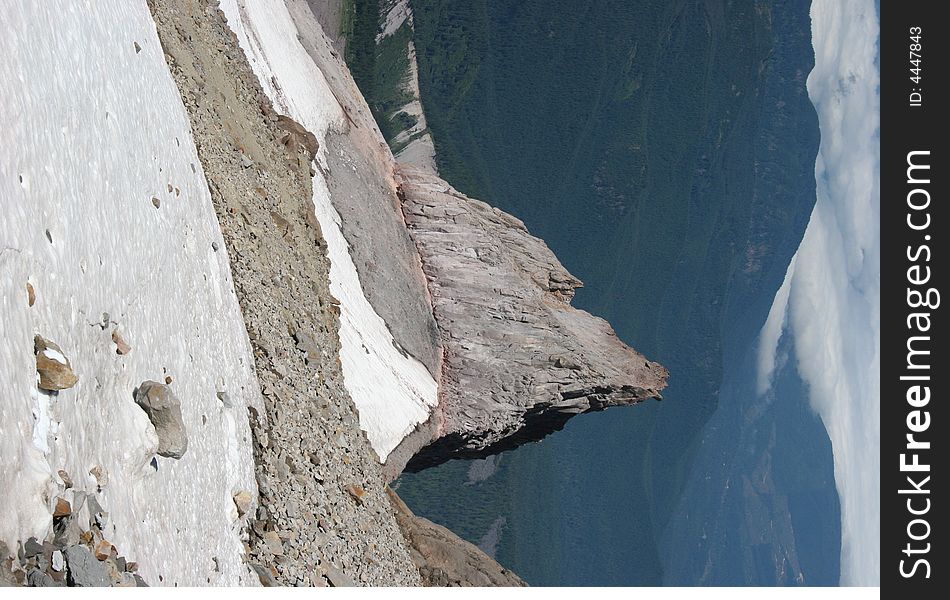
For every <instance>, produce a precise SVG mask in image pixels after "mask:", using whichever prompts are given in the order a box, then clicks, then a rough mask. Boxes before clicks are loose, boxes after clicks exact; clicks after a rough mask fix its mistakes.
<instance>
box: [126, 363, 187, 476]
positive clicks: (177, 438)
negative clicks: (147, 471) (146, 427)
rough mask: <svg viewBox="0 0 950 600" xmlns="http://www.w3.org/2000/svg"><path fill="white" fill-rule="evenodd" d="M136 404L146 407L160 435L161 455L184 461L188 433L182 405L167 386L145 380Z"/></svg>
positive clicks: (136, 398)
mask: <svg viewBox="0 0 950 600" xmlns="http://www.w3.org/2000/svg"><path fill="white" fill-rule="evenodd" d="M135 403H136V404H138V405H139V406H140V407H142V410H144V411H145V414H146V415H148V420H149V421H151V422H152V425H154V426H155V433H157V434H158V455H159V456H165V457H167V458H181V457H182V456H184V455H185V451H187V450H188V433H187V432H186V431H185V422H184V421H183V420H182V417H181V402H179V401H178V398H177V397H176V396H175V393H174V392H172V390H171V388H170V387H168V386H167V385H165V384H163V383H158V382H155V381H145V382H142V385H140V386H139V387H138V389H137V390H136V391H135Z"/></svg>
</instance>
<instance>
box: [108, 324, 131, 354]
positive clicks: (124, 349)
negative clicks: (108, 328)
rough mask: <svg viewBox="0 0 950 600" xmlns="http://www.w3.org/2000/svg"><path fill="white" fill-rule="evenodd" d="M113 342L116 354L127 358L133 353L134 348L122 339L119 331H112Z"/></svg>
mask: <svg viewBox="0 0 950 600" xmlns="http://www.w3.org/2000/svg"><path fill="white" fill-rule="evenodd" d="M112 342H113V343H114V344H115V353H116V354H119V355H121V356H125V355H126V354H128V353H129V352H131V351H132V346H129V345H128V344H127V343H126V342H125V340H124V339H123V338H122V335H121V334H120V333H119V330H118V329H113V330H112Z"/></svg>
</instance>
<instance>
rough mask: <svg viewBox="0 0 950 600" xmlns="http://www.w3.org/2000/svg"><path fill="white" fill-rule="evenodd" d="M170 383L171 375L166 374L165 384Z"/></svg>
mask: <svg viewBox="0 0 950 600" xmlns="http://www.w3.org/2000/svg"><path fill="white" fill-rule="evenodd" d="M171 384H172V376H171V375H166V376H165V385H171Z"/></svg>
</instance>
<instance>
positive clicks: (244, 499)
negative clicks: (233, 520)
mask: <svg viewBox="0 0 950 600" xmlns="http://www.w3.org/2000/svg"><path fill="white" fill-rule="evenodd" d="M253 499H254V498H253V497H252V496H251V492H249V491H247V490H241V491H240V492H238V493H236V494H234V506H236V507H237V511H238V517H239V518H240V517H243V516H244V515H246V514H247V513H248V511H249V510H251V501H252V500H253Z"/></svg>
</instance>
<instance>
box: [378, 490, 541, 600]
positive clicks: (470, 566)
mask: <svg viewBox="0 0 950 600" xmlns="http://www.w3.org/2000/svg"><path fill="white" fill-rule="evenodd" d="M386 493H387V494H388V495H389V501H390V502H391V503H392V505H393V509H395V511H396V521H397V522H398V523H399V527H400V529H402V533H403V535H404V536H406V540H407V541H408V542H409V548H410V554H411V556H412V560H413V562H414V563H415V564H416V567H418V568H419V573H420V575H422V582H423V584H424V585H426V586H431V587H445V586H452V587H469V586H478V587H487V586H505V587H523V586H525V585H527V584H525V582H524V581H522V580H521V578H520V577H518V576H517V575H515V574H514V573H512V572H511V571H509V570H508V569H506V568H504V567H503V566H501V565H500V564H498V562H497V561H495V560H494V559H493V558H491V557H490V556H488V555H487V554H485V553H484V552H482V551H481V550H480V549H479V548H478V546H476V545H474V544H472V543H470V542H466V541H465V540H463V539H462V538H460V537H458V536H457V535H455V534H454V533H452V532H451V531H449V530H448V529H446V528H445V527H442V526H441V525H436V524H435V523H433V522H432V521H430V520H428V519H424V518H422V517H417V516H415V515H414V514H412V511H411V510H409V507H408V506H406V504H405V502H403V501H402V499H401V498H400V497H399V496H397V495H396V493H395V492H393V491H392V490H391V489H389V488H387V489H386Z"/></svg>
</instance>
